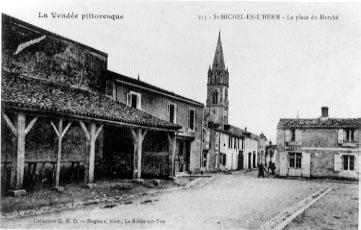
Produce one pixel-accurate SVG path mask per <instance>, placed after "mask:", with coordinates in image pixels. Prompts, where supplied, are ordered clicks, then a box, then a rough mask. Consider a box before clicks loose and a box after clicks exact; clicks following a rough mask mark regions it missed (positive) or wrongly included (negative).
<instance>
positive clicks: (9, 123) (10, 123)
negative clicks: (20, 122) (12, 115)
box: [3, 113, 18, 136]
mask: <svg viewBox="0 0 361 230" xmlns="http://www.w3.org/2000/svg"><path fill="white" fill-rule="evenodd" d="M3 117H4V120H5V122H6V124H7V125H8V126H9V128H10V130H11V132H12V133H13V134H14V135H15V136H18V131H17V130H16V128H15V125H14V124H13V123H12V122H11V120H10V119H9V117H8V116H7V115H6V114H5V113H3Z"/></svg>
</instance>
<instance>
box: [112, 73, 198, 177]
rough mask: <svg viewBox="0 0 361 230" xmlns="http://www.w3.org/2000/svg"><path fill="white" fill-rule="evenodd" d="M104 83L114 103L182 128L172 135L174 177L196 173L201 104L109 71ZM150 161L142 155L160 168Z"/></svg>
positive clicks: (145, 156)
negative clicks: (186, 173)
mask: <svg viewBox="0 0 361 230" xmlns="http://www.w3.org/2000/svg"><path fill="white" fill-rule="evenodd" d="M107 79H108V81H107V84H108V85H107V94H109V95H112V97H113V98H114V99H116V100H117V101H119V102H121V103H124V104H126V105H128V106H131V107H134V108H136V109H138V110H141V111H144V112H146V113H149V114H151V115H153V116H155V117H158V118H160V119H163V120H166V121H169V122H170V123H173V124H177V125H179V126H181V127H182V128H181V129H180V130H178V131H177V133H176V155H175V172H176V173H181V172H190V171H193V172H194V171H199V170H200V168H201V165H200V164H201V153H202V125H203V110H204V105H203V104H202V103H200V102H197V101H194V100H192V99H189V98H186V97H183V96H180V95H178V94H175V93H173V92H170V91H167V90H164V89H161V88H159V87H156V86H153V85H151V84H148V83H146V82H143V81H140V80H139V79H134V78H130V77H127V76H124V75H121V74H117V73H114V72H111V71H107ZM164 154H165V155H167V154H166V153H164ZM154 157H155V156H154V154H153V156H148V155H146V154H144V158H145V159H147V158H149V160H150V161H155V162H156V163H155V164H161V162H162V161H161V160H160V159H161V158H159V157H158V158H159V159H152V158H154ZM143 172H144V173H145V171H144V170H143Z"/></svg>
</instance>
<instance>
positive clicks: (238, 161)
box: [202, 33, 261, 171]
mask: <svg viewBox="0 0 361 230" xmlns="http://www.w3.org/2000/svg"><path fill="white" fill-rule="evenodd" d="M228 89H229V72H228V68H226V66H225V63H224V56H223V48H222V42H221V35H220V33H219V36H218V41H217V47H216V51H215V55H214V59H213V64H212V66H210V67H209V70H208V79H207V101H206V108H205V112H204V113H205V116H204V119H205V120H204V121H205V125H204V126H203V133H204V135H203V157H202V162H203V163H202V166H203V168H204V169H205V170H209V171H213V170H236V169H246V168H247V169H248V168H249V169H251V168H255V167H257V162H258V154H259V151H260V148H261V145H260V137H259V136H257V135H255V134H253V133H251V132H247V130H246V129H245V130H243V129H240V128H238V127H235V126H232V125H230V124H228V116H229V114H228V108H229V100H228Z"/></svg>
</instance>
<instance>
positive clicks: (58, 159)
mask: <svg viewBox="0 0 361 230" xmlns="http://www.w3.org/2000/svg"><path fill="white" fill-rule="evenodd" d="M57 133H58V134H59V135H58V154H57V156H56V175H55V186H56V187H58V186H59V183H60V168H61V150H62V141H63V119H59V125H58V132H57Z"/></svg>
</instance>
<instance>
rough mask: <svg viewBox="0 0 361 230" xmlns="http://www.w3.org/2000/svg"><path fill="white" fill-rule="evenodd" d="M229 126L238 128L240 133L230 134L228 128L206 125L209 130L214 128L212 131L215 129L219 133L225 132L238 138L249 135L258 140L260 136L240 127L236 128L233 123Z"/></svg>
mask: <svg viewBox="0 0 361 230" xmlns="http://www.w3.org/2000/svg"><path fill="white" fill-rule="evenodd" d="M228 125H229V126H230V128H233V129H238V130H239V131H240V132H242V135H235V134H232V133H230V132H229V131H228V130H224V129H223V128H219V127H216V128H215V127H208V128H209V129H211V130H214V131H217V132H221V133H225V134H227V135H229V136H233V137H239V138H244V137H249V138H250V139H254V140H259V139H260V137H259V136H258V135H256V134H254V133H252V132H249V131H245V130H243V129H241V128H238V127H236V126H233V125H230V124H228Z"/></svg>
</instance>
